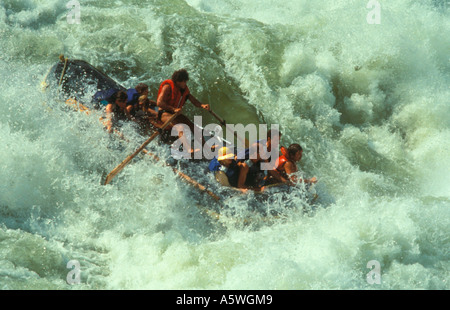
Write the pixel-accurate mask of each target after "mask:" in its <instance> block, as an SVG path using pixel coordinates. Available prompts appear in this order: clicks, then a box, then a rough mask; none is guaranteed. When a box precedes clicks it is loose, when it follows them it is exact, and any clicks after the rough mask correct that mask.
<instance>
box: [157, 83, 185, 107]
mask: <svg viewBox="0 0 450 310" xmlns="http://www.w3.org/2000/svg"><path fill="white" fill-rule="evenodd" d="M166 84H169V85H170V87H171V88H172V95H171V98H170V101H169V102H168V104H169V105H170V106H171V107H172V108H174V109H178V108H182V107H183V105H184V104H185V103H186V99H187V97H188V96H189V94H190V92H189V88H188V87H187V86H186V89H185V90H184V92H183V94H182V93H181V92H180V90H179V89H178V87H176V86H175V83H174V82H173V81H172V80H165V81H164V82H162V83H161V85H160V86H159V91H158V97H159V95H160V94H161V92H162V89H163V86H164V85H166Z"/></svg>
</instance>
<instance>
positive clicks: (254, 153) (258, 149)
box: [249, 142, 264, 161]
mask: <svg viewBox="0 0 450 310" xmlns="http://www.w3.org/2000/svg"><path fill="white" fill-rule="evenodd" d="M262 152H264V148H263V146H262V145H261V144H260V143H259V142H255V143H253V144H252V145H251V146H250V149H249V156H250V159H253V160H256V161H260V160H261V159H262V157H261V155H262V154H261V153H262Z"/></svg>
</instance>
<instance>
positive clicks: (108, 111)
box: [105, 103, 113, 133]
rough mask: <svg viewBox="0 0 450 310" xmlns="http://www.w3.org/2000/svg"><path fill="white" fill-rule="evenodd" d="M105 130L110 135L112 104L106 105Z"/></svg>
mask: <svg viewBox="0 0 450 310" xmlns="http://www.w3.org/2000/svg"><path fill="white" fill-rule="evenodd" d="M105 112H106V130H108V132H109V133H112V125H113V124H112V116H113V105H112V103H108V105H106V109H105Z"/></svg>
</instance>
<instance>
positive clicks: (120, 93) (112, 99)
mask: <svg viewBox="0 0 450 310" xmlns="http://www.w3.org/2000/svg"><path fill="white" fill-rule="evenodd" d="M117 99H120V100H127V99H128V95H127V93H126V92H124V91H123V90H119V91H118V92H115V93H114V94H112V95H111V97H109V100H108V102H112V103H115V102H116V100H117Z"/></svg>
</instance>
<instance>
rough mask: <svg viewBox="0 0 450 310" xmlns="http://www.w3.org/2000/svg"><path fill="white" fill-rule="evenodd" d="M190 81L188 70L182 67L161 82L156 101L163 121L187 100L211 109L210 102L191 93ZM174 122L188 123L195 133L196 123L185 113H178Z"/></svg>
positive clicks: (181, 134)
mask: <svg viewBox="0 0 450 310" xmlns="http://www.w3.org/2000/svg"><path fill="white" fill-rule="evenodd" d="M188 81H189V74H188V72H187V71H186V70H185V69H180V70H178V71H175V72H174V73H173V74H172V77H171V79H170V80H165V81H164V82H162V83H161V85H160V87H159V91H158V97H157V100H156V103H157V105H158V108H159V119H160V120H161V121H162V122H163V123H165V122H166V121H167V120H169V118H170V117H172V115H173V114H174V113H176V112H178V111H180V109H181V108H182V107H183V105H184V104H185V103H186V101H187V100H189V101H191V102H192V104H193V105H195V106H196V107H197V108H202V109H205V110H208V111H209V110H210V106H209V104H203V103H201V102H200V101H199V100H197V98H195V97H194V96H193V95H192V94H191V93H190V91H189V88H188V86H187V82H188ZM172 124H173V125H176V124H186V125H187V126H189V128H190V129H191V133H192V134H193V132H194V123H192V122H191V120H190V119H189V118H187V117H186V116H185V115H183V114H180V115H178V116H177V117H176V118H175V120H174V121H173V122H172ZM178 135H179V137H180V138H181V137H182V136H183V132H182V131H179V134H178ZM203 142H204V141H203Z"/></svg>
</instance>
